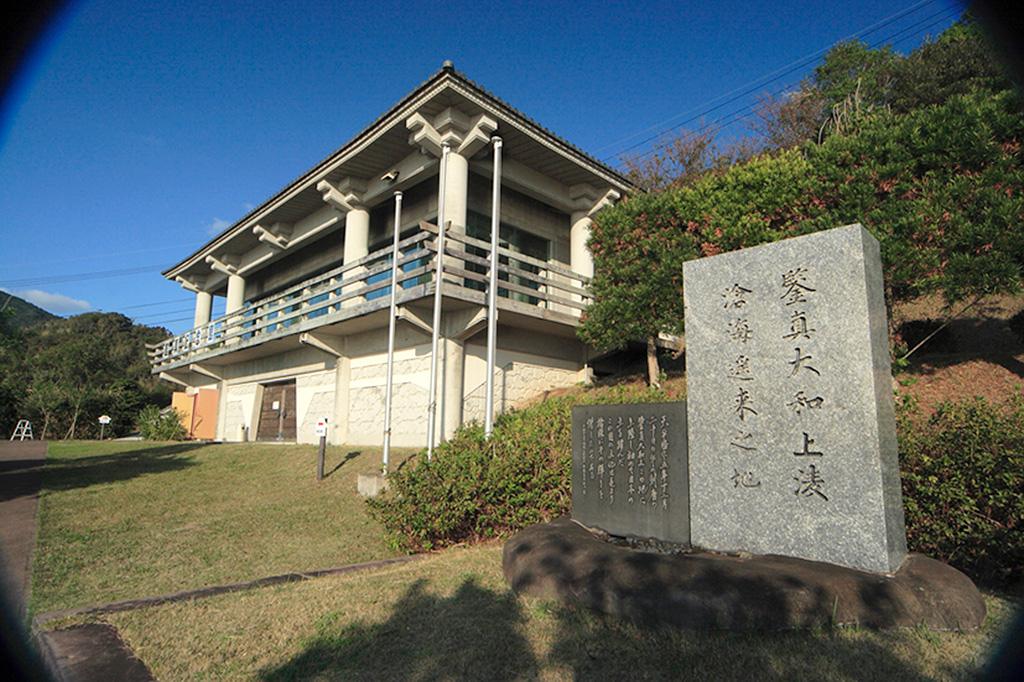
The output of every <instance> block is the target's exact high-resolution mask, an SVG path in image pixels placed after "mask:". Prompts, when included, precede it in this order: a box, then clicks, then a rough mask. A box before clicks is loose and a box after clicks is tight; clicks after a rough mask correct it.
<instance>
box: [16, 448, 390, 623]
mask: <svg viewBox="0 0 1024 682" xmlns="http://www.w3.org/2000/svg"><path fill="white" fill-rule="evenodd" d="M353 453H355V454H353ZM405 454H407V453H402V455H401V456H404V455H405ZM379 462H380V453H379V451H378V450H375V449H370V448H360V449H356V448H343V447H332V448H329V449H328V452H327V467H326V469H327V471H328V472H331V473H330V475H329V476H327V478H325V479H324V481H322V482H321V483H317V481H316V447H315V446H312V445H292V446H282V445H258V444H231V445H197V444H187V443H186V444H180V443H179V444H152V443H145V442H134V443H95V442H91V443H90V442H80V443H54V444H52V445H51V447H50V454H49V459H48V460H47V465H46V467H45V469H44V472H43V489H42V495H41V499H40V517H39V539H38V543H37V549H36V555H35V559H34V567H33V578H32V603H31V608H32V611H33V612H34V613H39V612H42V611H50V610H56V609H65V608H71V607H77V606H87V605H92V604H98V603H104V602H110V601H116V600H121V599H132V598H138V597H147V596H153V595H158V594H165V593H169V592H176V591H179V590H185V589H190V588H198V587H203V586H207V585H215V584H221V583H227V582H235V581H240V580H249V579H253V578H259V577H263V576H267V575H273V574H278V573H286V572H290V571H303V570H311V569H317V568H327V567H330V566H338V565H343V564H350V563H357V562H363V561H371V560H374V559H381V558H385V557H388V556H394V555H395V552H394V551H393V550H391V549H389V548H388V547H387V546H386V545H385V543H384V540H383V533H382V532H381V529H380V527H379V526H378V525H377V524H376V522H374V521H373V520H372V519H371V518H370V517H369V516H368V515H367V514H366V508H365V504H364V503H363V501H362V498H360V497H359V496H358V495H357V493H356V476H357V475H358V474H359V473H368V472H372V471H375V470H376V469H377V467H378V466H379Z"/></svg>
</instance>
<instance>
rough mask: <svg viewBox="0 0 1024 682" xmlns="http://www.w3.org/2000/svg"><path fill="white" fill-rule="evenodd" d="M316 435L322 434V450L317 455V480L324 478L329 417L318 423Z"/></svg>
mask: <svg viewBox="0 0 1024 682" xmlns="http://www.w3.org/2000/svg"><path fill="white" fill-rule="evenodd" d="M316 435H318V436H320V451H319V452H318V453H317V457H316V480H317V481H322V480H324V458H325V456H326V454H327V417H323V418H321V419H320V421H318V422H317V423H316Z"/></svg>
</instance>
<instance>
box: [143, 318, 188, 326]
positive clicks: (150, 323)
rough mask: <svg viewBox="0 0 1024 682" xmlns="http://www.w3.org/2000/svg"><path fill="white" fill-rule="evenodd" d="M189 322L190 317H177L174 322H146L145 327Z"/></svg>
mask: <svg viewBox="0 0 1024 682" xmlns="http://www.w3.org/2000/svg"><path fill="white" fill-rule="evenodd" d="M133 319H134V318H133ZM190 320H192V318H191V317H179V318H177V319H174V320H154V321H152V322H146V323H145V326H146V327H162V326H164V325H165V324H174V323H175V322H188V321H190Z"/></svg>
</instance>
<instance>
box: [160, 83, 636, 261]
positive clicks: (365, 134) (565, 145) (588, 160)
mask: <svg viewBox="0 0 1024 682" xmlns="http://www.w3.org/2000/svg"><path fill="white" fill-rule="evenodd" d="M445 79H451V80H453V81H455V82H458V83H461V84H462V85H464V86H466V87H468V88H470V89H471V90H472V91H474V92H475V93H476V94H477V95H480V96H482V97H483V98H485V99H487V100H490V102H491V104H492V105H495V106H496V107H498V108H499V109H504V110H507V112H508V114H509V115H510V116H511V117H514V118H517V119H519V121H520V122H521V123H523V124H525V125H526V126H528V127H530V128H533V129H534V130H535V131H536V132H537V133H539V134H540V135H541V136H543V137H544V138H545V139H546V141H547V142H548V143H551V144H553V146H555V147H557V148H559V149H561V151H562V152H563V153H565V154H567V155H568V156H570V157H575V158H576V159H577V160H578V161H580V162H582V163H583V164H584V165H589V166H591V167H593V168H595V169H598V170H600V171H601V173H603V174H605V175H607V176H610V177H611V178H613V179H615V180H617V181H618V182H619V183H620V184H621V186H622V187H623V188H625V189H627V190H628V191H633V192H635V191H639V188H638V187H637V186H636V185H635V184H633V183H632V182H630V181H629V180H628V179H627V178H626V177H625V176H623V175H622V174H621V173H619V172H618V171H617V170H615V169H614V168H612V167H611V166H609V165H607V164H606V163H604V162H602V161H600V160H598V159H596V158H594V157H593V156H591V155H589V154H587V153H586V152H584V151H583V150H582V149H580V148H579V147H577V146H575V145H573V144H572V143H570V142H568V141H566V140H564V139H563V138H561V137H559V136H558V135H556V134H554V133H553V132H551V130H549V129H548V128H545V127H544V126H542V125H540V124H539V123H537V122H536V121H535V120H533V119H532V118H530V117H529V116H527V115H525V114H524V113H522V112H521V111H519V110H518V109H516V108H515V107H513V106H512V105H511V104H509V103H508V102H506V101H505V100H503V99H501V98H499V97H497V96H496V95H494V94H493V93H491V92H490V91H489V90H487V89H486V88H483V87H482V86H480V85H479V84H477V83H476V82H474V81H472V80H470V79H469V78H467V77H466V76H465V75H464V74H462V73H460V72H458V71H456V70H455V68H454V67H452V66H448V65H445V66H443V67H442V68H441V69H439V70H438V71H436V72H435V73H434V74H433V75H432V76H431V77H430V78H428V79H427V80H426V81H424V82H423V83H421V84H420V85H419V86H418V87H416V88H415V89H414V90H413V91H412V92H410V93H409V94H408V95H406V96H405V97H403V98H402V99H401V100H400V101H399V102H398V103H397V104H395V105H394V106H392V107H391V108H390V109H388V110H387V111H386V112H384V113H383V114H381V115H380V116H378V117H377V118H376V119H374V121H373V122H372V123H370V125H368V126H366V127H365V128H364V129H363V130H362V131H361V132H360V133H359V134H358V135H356V136H355V137H353V138H352V139H351V140H349V141H348V142H346V143H345V144H344V145H342V146H341V147H340V148H338V149H337V150H336V151H335V152H333V153H332V154H330V155H329V156H327V157H326V158H325V159H323V160H322V161H320V162H319V163H318V164H316V165H315V166H313V167H312V168H311V169H309V170H308V171H306V172H305V173H303V174H302V175H300V176H299V177H297V178H296V179H295V180H292V181H291V182H289V183H288V184H287V185H285V186H284V187H282V188H281V189H280V190H279V191H277V192H275V193H274V194H273V196H271V197H269V198H268V199H267V200H266V201H264V202H263V203H261V204H260V205H259V206H257V207H255V208H253V209H252V210H251V211H249V212H248V213H246V214H245V215H244V216H242V217H241V218H240V219H238V220H237V221H236V222H234V223H233V224H232V225H231V226H229V227H227V228H225V229H224V231H222V232H221V233H220V234H218V235H217V236H216V237H214V238H213V239H211V240H210V241H208V242H207V243H205V244H203V245H202V246H201V247H200V248H198V249H196V250H195V251H193V252H192V253H191V254H190V255H189V256H188V257H186V258H184V259H182V260H181V261H179V262H178V263H176V264H174V265H172V266H171V267H169V268H167V269H166V270H164V271H163V272H162V273H161V274H163V276H164V277H167V278H170V277H173V276H175V274H178V273H180V271H181V270H182V269H183V268H185V267H187V266H189V265H191V264H192V261H194V260H195V259H196V258H197V257H199V256H200V255H201V254H203V253H205V252H207V251H208V250H210V248H211V247H215V246H217V245H218V244H220V243H222V242H226V241H227V240H228V238H229V237H230V236H232V234H233V233H234V232H235V231H236V230H237V229H238V228H239V227H240V226H242V225H244V224H245V223H247V222H249V221H250V220H252V219H253V218H254V217H256V216H257V215H259V214H260V213H262V212H263V211H265V210H266V209H267V208H268V207H269V206H271V205H272V204H274V203H275V202H276V201H277V200H278V199H280V198H281V197H283V196H284V195H285V194H287V193H288V192H290V191H292V190H293V189H295V188H297V187H299V186H302V185H304V184H306V183H308V182H309V181H310V180H313V179H315V178H316V176H318V175H320V174H321V173H323V169H324V168H325V167H326V166H330V165H331V164H333V163H335V162H337V161H338V160H339V159H340V158H341V157H343V156H344V155H345V154H346V153H347V152H349V151H350V150H352V149H353V148H355V147H357V146H359V145H360V144H361V143H362V142H363V141H365V140H366V139H367V138H370V137H372V136H373V135H374V134H376V133H377V132H379V131H378V129H379V128H380V126H381V125H383V124H384V123H385V122H386V121H387V120H388V119H389V118H391V117H393V116H394V115H395V114H396V113H397V112H399V111H401V110H402V109H403V108H405V107H406V106H407V105H408V104H409V103H410V102H412V101H413V100H415V99H416V98H417V97H419V96H420V95H421V94H423V93H424V92H426V91H428V90H429V89H431V88H433V87H435V86H436V85H438V84H440V83H441V82H442V81H444V80H445Z"/></svg>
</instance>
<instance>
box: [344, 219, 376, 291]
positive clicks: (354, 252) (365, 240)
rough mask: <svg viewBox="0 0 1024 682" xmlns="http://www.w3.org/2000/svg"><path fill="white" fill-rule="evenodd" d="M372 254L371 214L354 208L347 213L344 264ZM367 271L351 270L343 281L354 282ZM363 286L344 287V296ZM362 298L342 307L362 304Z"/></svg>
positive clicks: (364, 269)
mask: <svg viewBox="0 0 1024 682" xmlns="http://www.w3.org/2000/svg"><path fill="white" fill-rule="evenodd" d="M368 253H370V212H369V211H367V210H366V209H365V208H363V207H361V206H360V207H357V208H353V209H351V210H350V211H348V212H347V213H345V247H344V253H343V255H342V264H343V265H347V264H349V263H351V262H353V261H357V260H359V259H360V258H362V257H364V256H366V255H367V254H368ZM365 271H366V268H365V267H358V268H353V269H352V270H349V271H347V272H345V273H344V275H342V277H343V279H346V280H352V279H354V278H357V277H359V276H360V275H361V274H362V273H363V272H365ZM360 286H362V284H360V285H357V286H351V287H344V288H343V289H342V293H343V294H347V293H348V292H350V291H352V290H354V289H357V288H359V287H360ZM364 300H366V299H364V298H363V297H362V296H356V297H354V298H350V299H348V300H347V301H345V303H343V304H342V305H345V306H352V305H357V304H359V303H362V302H363V301H364Z"/></svg>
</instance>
